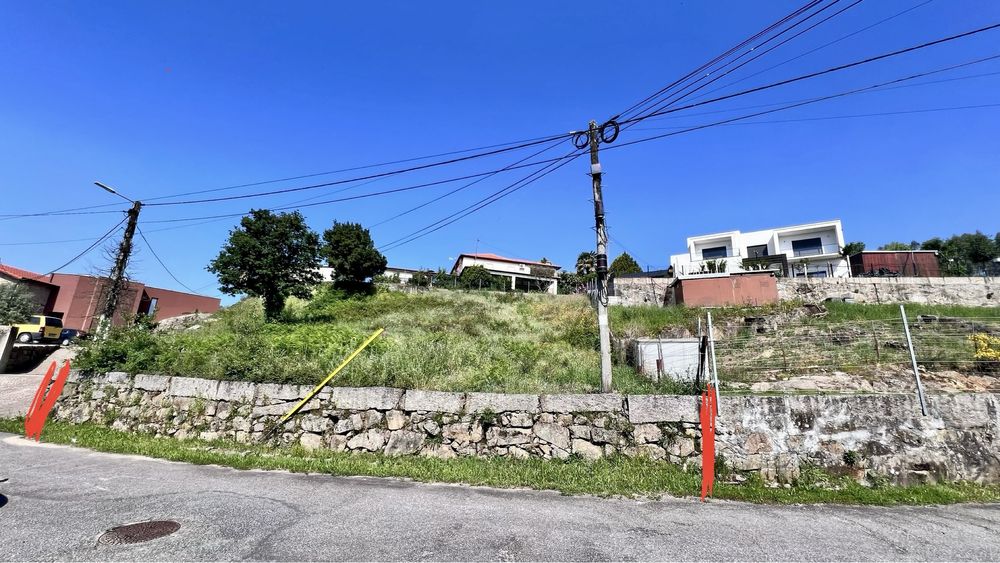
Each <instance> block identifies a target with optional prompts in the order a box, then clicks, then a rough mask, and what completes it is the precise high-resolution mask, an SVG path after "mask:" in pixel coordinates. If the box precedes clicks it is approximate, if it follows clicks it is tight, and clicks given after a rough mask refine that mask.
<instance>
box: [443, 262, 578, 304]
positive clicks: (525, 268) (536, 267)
mask: <svg viewBox="0 0 1000 563" xmlns="http://www.w3.org/2000/svg"><path fill="white" fill-rule="evenodd" d="M469 266H482V267H483V268H486V270H487V271H488V272H489V273H491V274H493V275H496V276H503V277H509V278H510V289H512V290H520V291H544V292H546V293H551V294H552V295H555V294H556V291H557V290H558V289H559V278H558V276H557V275H556V272H557V271H558V270H559V266H557V265H555V264H547V263H545V262H535V261H534V260H521V259H520V258H507V257H504V256H499V255H496V254H486V253H479V254H460V255H459V256H458V259H457V260H455V265H454V266H453V267H452V268H451V273H452V275H455V276H460V275H462V270H464V269H466V268H468V267H469Z"/></svg>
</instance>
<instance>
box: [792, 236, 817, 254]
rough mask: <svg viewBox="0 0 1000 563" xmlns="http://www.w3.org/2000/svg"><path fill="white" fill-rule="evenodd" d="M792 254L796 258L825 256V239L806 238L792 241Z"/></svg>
mask: <svg viewBox="0 0 1000 563" xmlns="http://www.w3.org/2000/svg"><path fill="white" fill-rule="evenodd" d="M792 254H793V255H794V256H815V255H816V254H823V239H821V238H819V237H816V238H806V239H802V240H793V241H792Z"/></svg>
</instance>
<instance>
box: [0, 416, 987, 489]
mask: <svg viewBox="0 0 1000 563" xmlns="http://www.w3.org/2000/svg"><path fill="white" fill-rule="evenodd" d="M22 430H23V419H0V431H2V432H12V433H21V432H22ZM43 439H44V441H46V442H51V443H58V444H74V445H76V446H79V447H84V448H89V449H93V450H97V451H102V452H111V453H121V454H133V455H143V456H148V457H156V458H161V459H168V460H173V461H183V462H187V463H194V464H199V465H206V464H215V465H222V466H226V467H233V468H236V469H282V470H288V471H294V472H299V473H321V474H328V475H362V476H372V477H396V478H406V479H413V480H415V481H423V482H441V483H464V484H469V485H483V486H490V487H498V488H531V489H544V490H555V491H560V492H562V493H564V494H592V495H599V496H627V497H636V496H643V497H648V496H659V495H672V496H680V497H693V496H696V495H698V494H699V492H700V489H701V478H700V476H699V475H697V474H695V473H690V472H685V471H682V470H681V469H680V468H679V467H677V466H675V465H672V464H669V463H665V462H655V461H650V460H646V459H629V458H625V457H616V458H611V459H605V460H600V461H597V462H585V461H582V460H580V459H570V460H567V461H555V460H541V459H527V460H517V459H507V458H486V459H482V458H456V459H451V460H440V459H434V458H424V457H415V456H414V457H388V456H382V455H376V454H346V453H335V452H330V451H318V452H307V451H305V450H303V449H302V448H299V447H290V448H270V447H263V446H254V445H246V444H237V443H233V442H226V441H213V442H203V441H199V440H183V441H181V440H174V439H171V438H155V437H152V436H149V435H144V434H132V433H126V432H118V431H114V430H110V429H108V428H104V427H101V426H96V425H92V424H82V425H72V424H67V423H63V422H50V423H48V424H47V425H46V426H45V430H44V434H43ZM810 475H813V476H814V477H813V478H811V479H809V480H808V481H807V482H803V483H802V484H797V485H796V486H793V487H792V488H789V489H784V488H779V489H774V488H769V487H765V486H764V485H763V484H761V483H760V482H759V480H756V479H751V480H749V481H747V483H745V484H742V485H729V484H724V483H720V484H717V485H716V487H715V498H717V499H729V500H740V501H749V502H755V503H774V504H797V503H838V504H872V505H897V504H913V505H919V504H950V503H957V502H996V501H1000V488H998V487H997V486H982V485H973V484H964V483H961V484H948V485H920V486H915V487H893V486H882V487H879V488H866V487H863V486H861V485H858V484H857V483H854V482H853V481H850V480H847V479H834V478H829V479H823V480H822V481H823V482H824V484H825V485H832V486H834V487H836V488H832V489H830V488H822V487H820V486H817V484H816V483H817V481H820V479H817V478H815V475H816V470H813V471H812V472H811V473H810Z"/></svg>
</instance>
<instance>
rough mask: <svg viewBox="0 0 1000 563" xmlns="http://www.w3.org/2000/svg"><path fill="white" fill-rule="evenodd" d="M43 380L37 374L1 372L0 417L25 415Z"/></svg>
mask: <svg viewBox="0 0 1000 563" xmlns="http://www.w3.org/2000/svg"><path fill="white" fill-rule="evenodd" d="M41 382H42V376H41V375H36V374H30V373H28V374H20V373H17V374H0V418H10V417H14V416H24V414H25V413H27V412H28V407H29V406H31V400H32V399H33V398H35V393H36V392H37V391H38V384H39V383H41ZM0 463H3V462H2V461H0Z"/></svg>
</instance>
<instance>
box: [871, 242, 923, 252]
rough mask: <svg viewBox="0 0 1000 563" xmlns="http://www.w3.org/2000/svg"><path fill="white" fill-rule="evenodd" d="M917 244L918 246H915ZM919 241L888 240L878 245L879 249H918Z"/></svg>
mask: <svg viewBox="0 0 1000 563" xmlns="http://www.w3.org/2000/svg"><path fill="white" fill-rule="evenodd" d="M915 244H916V246H914V245H915ZM919 246H920V245H919V244H918V243H906V242H888V243H885V244H883V245H882V246H880V247H878V249H879V250H917V249H918V248H919Z"/></svg>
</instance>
